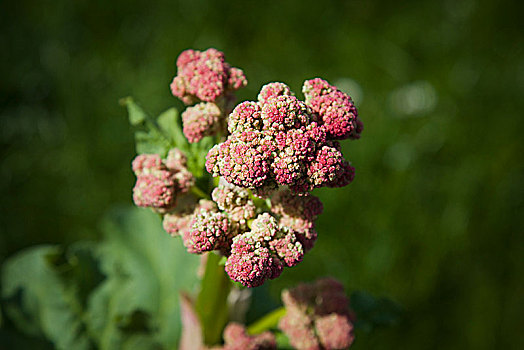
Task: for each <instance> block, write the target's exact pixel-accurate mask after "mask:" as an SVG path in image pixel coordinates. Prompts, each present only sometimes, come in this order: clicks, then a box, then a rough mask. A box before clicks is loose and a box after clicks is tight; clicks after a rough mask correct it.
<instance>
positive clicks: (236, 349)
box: [209, 322, 277, 350]
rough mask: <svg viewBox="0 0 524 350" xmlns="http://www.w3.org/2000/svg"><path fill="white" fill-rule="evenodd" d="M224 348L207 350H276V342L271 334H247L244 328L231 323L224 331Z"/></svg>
mask: <svg viewBox="0 0 524 350" xmlns="http://www.w3.org/2000/svg"><path fill="white" fill-rule="evenodd" d="M224 343H225V344H224V346H220V347H213V348H210V349H209V350H276V348H277V342H276V339H275V336H274V335H273V334H271V332H264V333H261V334H257V335H249V334H247V331H246V328H245V327H244V326H243V325H241V324H239V323H235V322H231V323H229V324H228V325H227V327H226V328H225V329H224Z"/></svg>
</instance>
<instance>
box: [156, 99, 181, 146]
mask: <svg viewBox="0 0 524 350" xmlns="http://www.w3.org/2000/svg"><path fill="white" fill-rule="evenodd" d="M157 123H158V125H159V127H160V129H162V131H163V132H164V134H165V135H167V136H168V138H169V139H170V140H171V142H172V144H173V146H175V147H178V148H180V149H181V150H183V151H187V150H188V146H189V143H188V142H187V139H186V137H185V136H184V133H183V132H182V127H181V123H180V116H179V114H178V111H177V110H176V108H170V109H168V110H167V111H165V112H163V113H162V114H160V115H159V116H158V118H157Z"/></svg>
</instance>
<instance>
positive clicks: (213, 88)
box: [171, 48, 247, 105]
mask: <svg viewBox="0 0 524 350" xmlns="http://www.w3.org/2000/svg"><path fill="white" fill-rule="evenodd" d="M176 66H177V69H178V74H177V75H176V76H175V78H174V79H173V82H172V83H171V92H172V93H173V95H174V96H176V97H178V98H180V99H181V100H182V101H183V102H184V103H185V104H188V105H190V104H193V103H195V102H197V101H204V102H214V101H216V100H217V99H218V98H219V97H222V96H225V95H227V94H229V93H231V92H233V91H235V90H238V89H240V88H241V87H244V86H246V85H247V80H246V77H245V75H244V72H243V71H242V70H241V69H239V68H234V67H231V66H230V65H229V64H228V63H227V62H226V61H225V57H224V53H223V52H220V51H218V50H216V49H213V48H211V49H207V50H205V51H197V50H186V51H184V52H182V53H181V54H180V55H179V56H178V59H177V61H176Z"/></svg>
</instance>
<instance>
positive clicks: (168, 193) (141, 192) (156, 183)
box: [132, 151, 194, 213]
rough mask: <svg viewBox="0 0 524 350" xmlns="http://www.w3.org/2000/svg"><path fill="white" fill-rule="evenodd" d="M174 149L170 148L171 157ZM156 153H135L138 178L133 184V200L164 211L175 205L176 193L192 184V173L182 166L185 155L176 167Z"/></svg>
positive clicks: (182, 191)
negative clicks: (169, 165) (136, 154)
mask: <svg viewBox="0 0 524 350" xmlns="http://www.w3.org/2000/svg"><path fill="white" fill-rule="evenodd" d="M176 152H177V151H172V152H170V154H171V157H173V156H175V153H176ZM169 157H170V156H169V155H168V158H167V159H166V160H165V161H163V160H162V159H161V158H160V156H159V155H158V154H141V155H138V156H137V157H136V158H135V159H134V160H133V163H132V168H133V172H134V173H135V175H136V177H137V180H136V184H135V187H134V188H133V201H134V202H135V204H136V205H137V206H139V207H148V208H152V209H153V210H155V211H157V212H159V213H165V212H167V211H169V210H170V209H171V208H173V207H174V206H175V205H176V201H177V197H178V196H179V195H181V194H183V193H186V192H187V191H188V190H189V189H190V188H191V186H193V184H194V177H193V175H192V174H191V173H190V172H189V171H188V170H187V169H186V168H185V163H184V159H183V158H180V159H179V160H178V162H179V164H176V167H175V168H173V167H168V166H167V164H169V161H168V160H169Z"/></svg>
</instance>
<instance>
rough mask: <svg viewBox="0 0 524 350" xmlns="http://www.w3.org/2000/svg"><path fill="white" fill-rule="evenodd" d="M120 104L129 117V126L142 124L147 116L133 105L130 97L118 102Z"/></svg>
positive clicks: (138, 107) (133, 102)
mask: <svg viewBox="0 0 524 350" xmlns="http://www.w3.org/2000/svg"><path fill="white" fill-rule="evenodd" d="M120 104H121V105H123V106H126V107H127V113H128V115H129V124H131V125H133V126H136V125H140V124H142V123H144V121H145V120H146V118H147V114H146V113H145V112H144V110H143V109H142V108H141V107H140V106H139V105H137V104H136V103H135V101H134V100H133V98H132V97H124V98H122V99H121V100H120Z"/></svg>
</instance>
